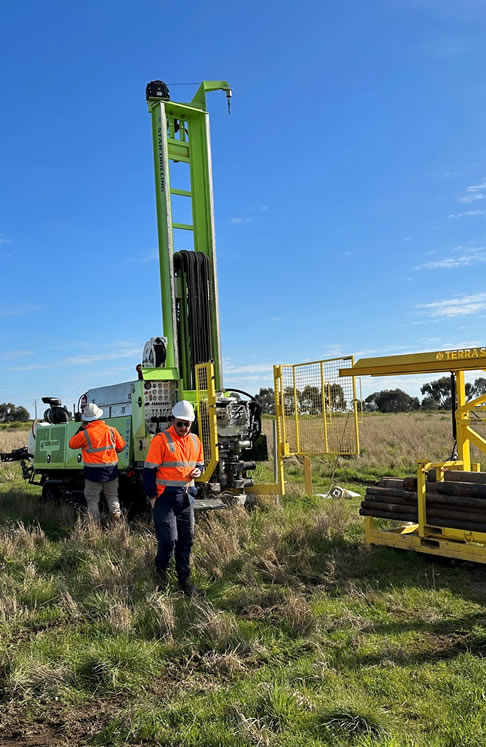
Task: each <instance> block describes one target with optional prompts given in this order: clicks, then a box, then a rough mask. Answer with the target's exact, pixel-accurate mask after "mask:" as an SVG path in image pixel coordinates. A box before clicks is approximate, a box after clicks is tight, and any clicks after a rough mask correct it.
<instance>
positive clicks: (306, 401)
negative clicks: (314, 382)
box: [299, 384, 322, 415]
mask: <svg viewBox="0 0 486 747" xmlns="http://www.w3.org/2000/svg"><path fill="white" fill-rule="evenodd" d="M299 411H300V414H301V415H320V414H321V413H322V396H321V390H320V388H319V387H318V386H311V385H310V384H307V386H305V387H304V388H303V390H302V392H300V395H299Z"/></svg>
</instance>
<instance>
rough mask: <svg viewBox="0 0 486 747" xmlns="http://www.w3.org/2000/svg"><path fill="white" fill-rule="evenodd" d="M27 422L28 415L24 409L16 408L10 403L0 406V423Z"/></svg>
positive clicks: (3, 403)
mask: <svg viewBox="0 0 486 747" xmlns="http://www.w3.org/2000/svg"><path fill="white" fill-rule="evenodd" d="M27 420H30V415H29V411H28V410H26V409H25V407H18V406H17V405H14V404H12V402H2V403H1V404H0V423H25V422H26V421H27Z"/></svg>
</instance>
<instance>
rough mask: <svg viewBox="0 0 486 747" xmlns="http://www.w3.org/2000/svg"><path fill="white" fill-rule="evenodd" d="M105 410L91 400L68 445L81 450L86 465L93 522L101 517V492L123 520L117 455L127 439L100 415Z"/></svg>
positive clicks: (116, 515) (112, 512)
mask: <svg viewBox="0 0 486 747" xmlns="http://www.w3.org/2000/svg"><path fill="white" fill-rule="evenodd" d="M102 416H103V410H102V409H101V408H100V407H98V405H95V403H94V402H90V403H89V404H87V405H86V407H85V408H84V410H83V414H82V415H81V419H82V420H83V425H81V426H80V427H79V428H78V430H77V432H76V433H75V434H74V436H73V437H72V438H71V439H70V441H69V448H71V449H82V455H83V464H84V496H85V498H86V503H87V506H88V512H89V514H90V516H91V517H92V518H93V519H94V521H96V522H99V520H100V508H99V501H100V494H101V491H103V493H104V494H105V498H106V502H107V503H108V508H109V510H110V514H111V516H112V518H113V519H115V521H118V520H119V519H121V511H120V503H119V501H118V457H117V453H119V452H120V451H123V449H124V448H125V440H124V439H123V438H122V436H120V434H119V433H118V431H117V429H116V428H113V426H111V425H107V424H106V423H105V422H104V421H103V420H101V417H102Z"/></svg>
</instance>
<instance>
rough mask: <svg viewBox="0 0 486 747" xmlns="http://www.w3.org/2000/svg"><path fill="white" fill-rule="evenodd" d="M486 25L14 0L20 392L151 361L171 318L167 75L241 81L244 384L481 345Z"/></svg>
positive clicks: (376, 9)
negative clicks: (160, 169) (152, 111)
mask: <svg viewBox="0 0 486 747" xmlns="http://www.w3.org/2000/svg"><path fill="white" fill-rule="evenodd" d="M485 31H486V2H485V1H484V0H369V1H367V2H363V1H362V0H361V1H358V0H351V1H350V0H348V1H346V0H344V1H343V2H340V3H322V2H318V1H317V0H308V2H307V3H305V4H302V3H296V2H294V1H291V2H287V3H286V4H282V3H281V2H276V1H274V0H266V2H258V3H257V2H254V0H247V2H245V3H228V2H225V3H223V2H219V1H212V0H208V1H207V2H204V3H203V2H196V1H192V2H191V0H189V1H188V2H186V3H185V4H183V5H180V4H179V5H178V4H176V3H175V4H170V5H169V4H166V3H162V2H160V0H138V2H137V3H119V2H114V0H96V2H95V1H94V0H84V1H83V2H80V1H78V2H75V1H74V0H72V1H71V2H68V1H66V0H64V1H63V0H44V1H43V2H42V3H40V2H37V0H2V3H1V8H0V34H1V37H0V38H1V44H0V63H1V64H0V78H1V87H0V90H1V102H2V117H1V118H0V180H1V182H0V183H1V187H0V262H1V267H2V278H3V282H2V292H1V295H0V342H1V344H0V370H1V380H0V401H12V402H14V403H15V404H23V405H24V406H26V407H28V408H29V409H30V410H31V412H33V400H34V399H35V398H37V399H39V398H40V397H41V396H43V395H51V396H60V397H62V398H63V400H64V401H65V402H66V403H67V404H69V405H71V404H72V403H73V402H77V400H78V398H79V396H80V395H81V394H82V393H83V392H84V391H85V390H86V389H88V388H90V387H94V386H102V385H105V384H108V383H118V382H121V381H128V380H130V379H133V378H134V368H135V365H136V364H137V363H138V362H139V360H140V359H141V353H142V349H143V345H144V342H145V341H146V340H148V339H149V338H150V337H151V336H153V335H158V334H161V332H162V329H161V324H162V322H161V303H160V289H159V280H158V265H157V243H156V218H155V194H154V177H153V164H152V144H151V133H150V119H149V115H148V113H147V109H146V104H145V96H144V89H145V84H146V83H147V82H148V81H149V80H153V79H157V78H161V79H162V80H165V81H166V82H168V83H169V84H175V83H191V84H193V85H189V86H187V87H186V86H176V85H171V86H170V88H171V96H172V98H173V99H174V100H182V101H185V100H190V98H192V95H193V93H194V91H195V90H196V88H197V86H198V84H199V82H200V81H201V80H203V79H209V80H211V79H226V80H228V81H229V82H230V84H231V85H232V87H233V92H234V93H233V102H232V113H231V116H230V117H229V116H228V114H227V110H226V100H225V98H224V94H222V93H214V94H211V95H210V96H209V97H208V102H209V109H210V115H211V132H212V152H213V175H214V191H215V213H216V241H217V256H218V273H219V292H220V313H221V329H222V347H223V359H224V365H225V384H226V385H227V386H235V387H238V388H242V389H246V390H247V391H250V392H256V391H258V389H259V388H260V387H261V386H267V385H270V384H271V381H272V365H273V364H274V363H297V362H303V361H306V360H315V359H319V358H327V357H334V356H337V355H341V354H343V355H350V354H355V355H357V356H358V357H366V356H372V355H373V356H374V355H390V354H394V353H407V352H410V353H413V352H419V351H422V350H439V349H444V348H452V347H463V346H470V345H484V344H485V343H486V337H485V336H484V335H483V326H484V319H485V315H486V284H485V282H484V280H485V262H486V151H485V145H486V134H485V133H486V82H485V80H484V69H485V63H486V47H485V45H484V38H485V37H484V34H485ZM430 378H431V377H422V379H421V378H420V377H398V378H394V379H366V380H363V391H364V393H365V394H366V393H369V392H371V391H375V390H377V389H383V388H393V387H395V386H400V387H402V388H404V389H405V390H406V391H408V392H410V393H411V394H414V395H415V394H418V393H419V387H420V385H421V384H422V383H423V382H424V381H425V380H430ZM432 378H433V377H432Z"/></svg>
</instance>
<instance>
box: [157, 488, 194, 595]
mask: <svg viewBox="0 0 486 747" xmlns="http://www.w3.org/2000/svg"><path fill="white" fill-rule="evenodd" d="M193 500H194V499H193V498H192V496H191V495H189V494H188V493H186V492H184V491H182V490H180V491H177V492H176V491H174V490H171V489H170V488H166V489H165V491H164V492H163V493H162V495H159V497H158V498H157V500H156V501H155V506H154V509H153V516H154V524H155V536H156V537H157V556H156V558H155V566H156V568H157V569H160V570H161V571H165V570H166V569H167V566H168V565H169V561H170V559H171V556H172V553H174V557H175V564H176V571H177V577H178V579H179V581H184V579H186V578H187V577H188V576H189V574H190V572H191V571H190V566H189V559H190V556H191V548H192V543H193V542H194V508H193Z"/></svg>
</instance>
